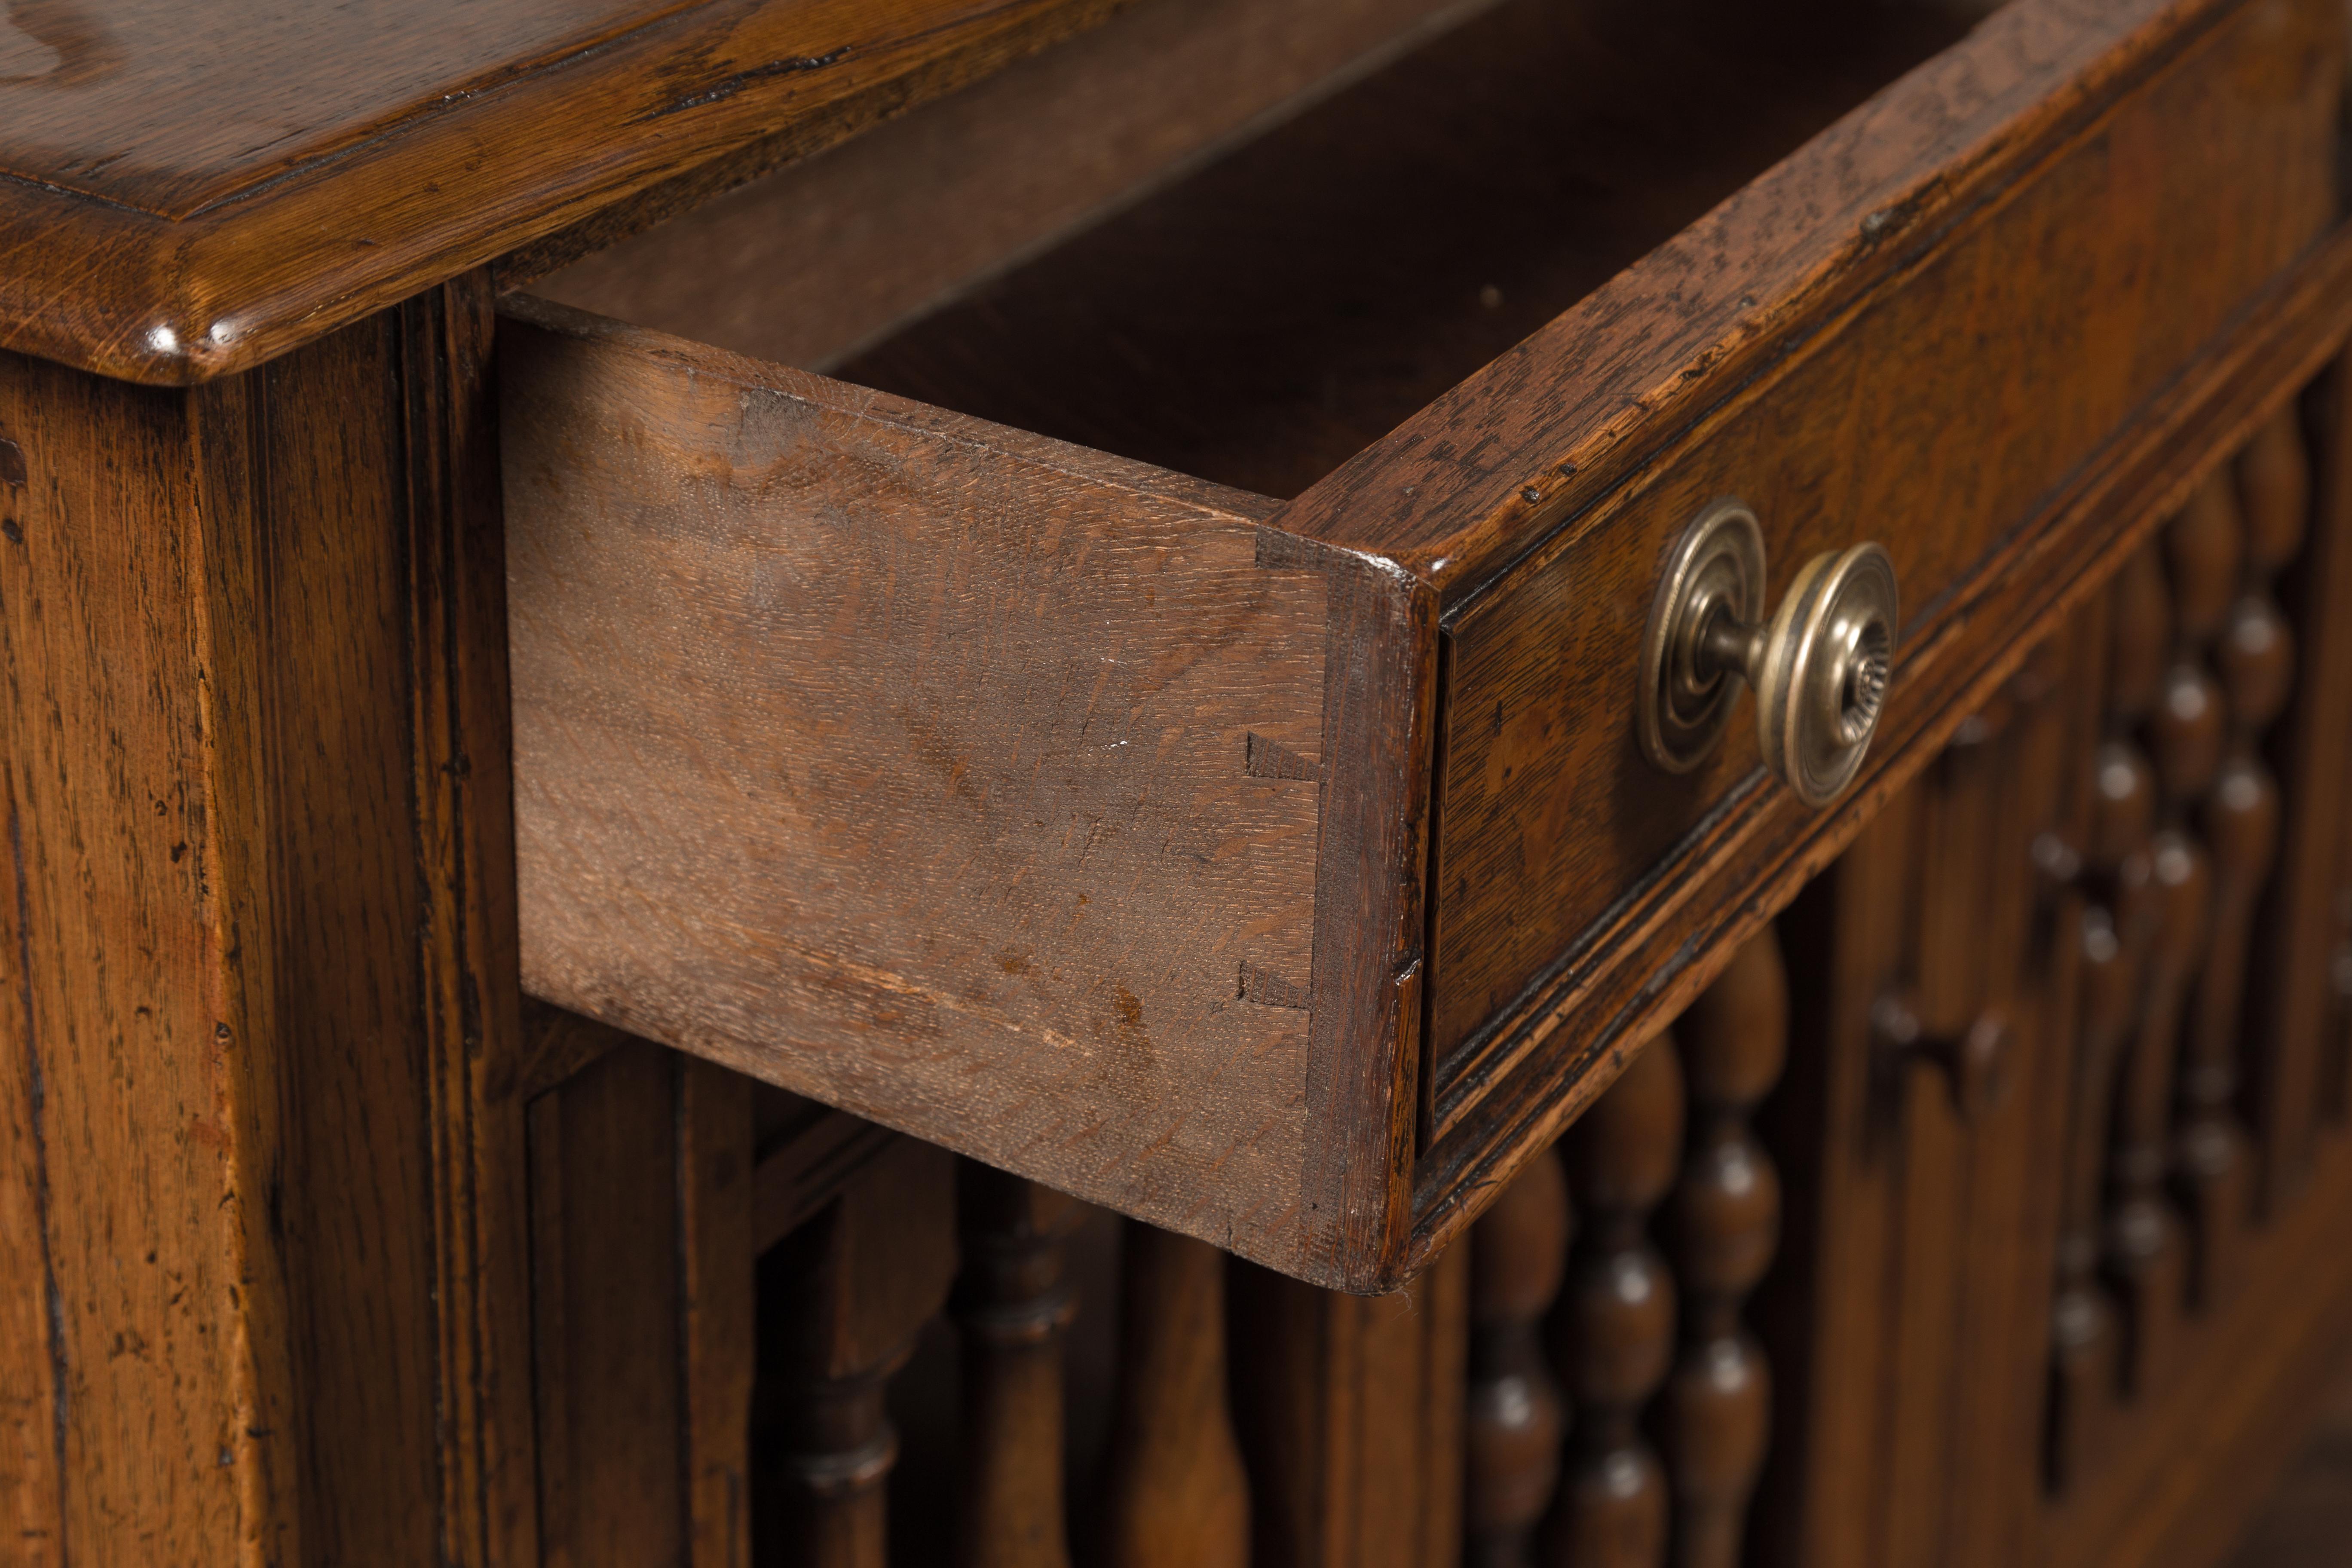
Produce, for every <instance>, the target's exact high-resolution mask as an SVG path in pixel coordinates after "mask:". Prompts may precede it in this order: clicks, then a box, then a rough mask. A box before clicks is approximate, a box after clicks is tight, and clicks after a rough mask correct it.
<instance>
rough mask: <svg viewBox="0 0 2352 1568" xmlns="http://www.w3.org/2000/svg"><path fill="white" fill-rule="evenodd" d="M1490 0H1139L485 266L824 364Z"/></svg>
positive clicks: (774, 354)
mask: <svg viewBox="0 0 2352 1568" xmlns="http://www.w3.org/2000/svg"><path fill="white" fill-rule="evenodd" d="M1491 3H1492V0H1338V3H1334V0H1280V3H1273V4H1270V3H1268V0H1211V3H1208V4H1202V3H1200V0H1142V3H1139V4H1137V5H1130V6H1129V7H1127V8H1126V9H1125V10H1123V11H1121V12H1120V13H1119V14H1118V15H1117V16H1113V17H1112V18H1111V19H1110V20H1109V21H1108V22H1106V23H1105V24H1103V25H1102V26H1099V27H1097V28H1095V29H1094V30H1093V31H1092V32H1090V33H1087V35H1085V36H1084V37H1078V38H1075V39H1072V40H1070V41H1069V42H1067V43H1065V44H1062V45H1060V46H1057V47H1054V48H1051V49H1048V50H1045V51H1043V52H1041V53H1039V54H1036V55H1033V56H1031V57H1029V58H1026V59H1023V60H1020V61H1016V62H1015V63H1014V64H1013V65H1011V66H1009V67H1007V68H1005V69H1003V70H1002V71H1000V72H998V73H997V74H995V75H994V76H992V77H990V78H988V79H986V80H984V81H982V82H980V83H977V84H975V85H974V86H972V87H971V88H967V89H963V90H962V91H960V92H957V93H954V94H951V95H950V96H948V97H946V98H943V99H940V100H936V101H934V102H931V103H928V104H925V105H923V106H922V107H921V108H919V109H918V110H915V111H914V112H912V113H910V114H908V115H905V116H903V117H902V118H900V119H898V120H897V121H893V122H891V123H889V124H887V125H882V126H878V127H877V128H876V129H875V130H873V131H871V132H867V133H866V134H864V135H861V136H858V137H856V139H855V140H853V141H851V142H846V143H845V144H844V145H842V146H841V147H839V148H836V149H833V150H830V151H828V152H827V153H825V154H824V156H822V157H819V158H814V159H811V160H809V161H807V162H805V163H798V164H794V165H793V166H791V167H789V168H786V169H782V170H780V171H778V172H777V173H776V174H772V175H769V176H767V177H765V178H763V179H761V180H759V181H757V182H756V183H754V184H750V185H747V186H745V187H744V188H742V189H740V190H738V191H733V192H730V193H729V194H727V195H722V196H719V197H717V198H716V199H714V200H712V201H709V202H708V203H705V204H703V205H700V206H697V207H695V208H693V209H692V210H690V211H688V212H686V213H683V214H681V215H680V216H677V217H675V218H672V219H670V220H668V221H667V222H666V223H664V224H662V225H661V226H659V227H657V228H655V229H652V230H649V231H647V232H646V233H644V234H642V235H637V236H635V237H630V238H627V239H624V240H622V241H620V242H619V243H618V244H615V245H614V246H612V247H609V248H607V249H604V250H601V251H598V252H597V253H595V254H594V255H593V256H589V257H586V258H583V259H581V260H579V261H576V262H574V263H572V265H570V266H568V267H565V268H562V270H560V271H557V272H555V273H553V274H551V275H550V276H547V277H538V278H535V277H532V276H531V274H532V272H533V270H534V269H535V268H537V267H539V266H541V265H543V262H542V261H541V258H539V257H538V256H536V255H534V254H531V253H530V252H526V253H524V254H520V255H517V256H514V257H509V258H507V259H506V260H505V261H504V262H503V263H502V264H501V266H500V269H499V274H500V279H501V280H502V282H504V283H506V284H507V285H509V286H514V285H517V284H520V283H523V282H529V283H530V289H531V292H533V293H534V294H536V295H539V296H540V297H541V298H543V299H549V300H556V301H558V302H559V303H562V304H566V305H572V306H574V307H577V308H578V309H581V310H593V311H595V312H597V313H598V314H600V315H606V316H613V317H616V318H618V319H620V320H622V321H633V322H635V323H636V324H637V325H639V326H643V327H651V328H654V329H656V331H665V332H674V333H676V334H677V335H678V336H680V337H688V338H693V339H695V340H696V341H697V342H705V343H709V344H710V345H712V346H713V347H715V348H722V349H726V350H728V351H729V352H730V353H740V354H750V355H754V356H756V357H758V358H761V359H767V360H773V361H776V362H778V363H782V364H790V365H798V366H800V367H802V368H803V369H807V370H824V369H826V368H828V367H829V366H830V365H832V364H833V363H835V362H836V361H838V360H840V359H841V358H843V357H844V356H845V355H848V354H851V353H855V352H856V350H858V349H859V348H861V347H863V346H866V345H867V344H869V343H871V342H874V341H875V340H877V338H879V337H881V336H883V335H885V334H887V332H889V331H891V330H892V329H894V328H896V327H898V326H900V325H902V324H904V323H905V322H906V321H908V320H909V319H911V318H913V317H915V316H917V315H919V314H920V313H922V312H923V311H924V310H928V309H929V308H930V307H932V306H934V305H936V304H938V303H939V302H940V300H943V299H946V298H948V297H950V295H952V294H953V293H954V292H955V291H956V290H958V289H961V288H964V287H968V286H969V285H971V283H972V282H973V281H974V280H975V279H986V278H987V277H988V276H989V275H990V274H992V272H994V271H996V270H999V269H1001V268H1003V267H1004V266H1005V265H1007V264H1008V263H1011V262H1015V261H1019V260H1022V259H1024V258H1027V257H1028V256H1030V255H1031V254H1034V252H1035V251H1036V250H1038V249H1040V248H1041V247H1045V246H1048V245H1051V244H1053V243H1055V241H1057V240H1060V239H1063V238H1065V237H1068V236H1070V235H1072V234H1074V233H1076V232H1077V231H1079V230H1081V229H1083V228H1085V227H1086V226H1088V225H1089V224H1091V223H1092V222H1094V221H1095V220H1097V218H1099V217H1100V216H1102V215H1103V214H1105V213H1106V212H1108V211H1112V210H1115V209H1117V208H1118V207H1119V206H1120V205H1124V204H1126V203H1128V202H1129V201H1131V200H1133V199H1135V197H1136V196H1137V195H1139V194H1141V193H1143V192H1145V191H1148V190H1149V189H1150V188H1151V187H1152V186H1154V185H1156V184H1161V183H1163V182H1165V181H1167V180H1169V179H1171V178H1174V177H1177V176H1180V175H1181V174H1185V173H1187V172H1189V171H1190V170H1191V169H1192V168H1194V167H1196V166H1198V165H1199V164H1200V163H1203V162H1205V161H1207V160H1208V159H1210V158H1212V157H1213V156H1216V155H1217V154H1219V153H1223V152H1224V151H1225V150H1226V149H1227V148H1229V147H1230V146H1231V145H1232V144H1233V143H1234V142H1238V141H1241V140H1244V139H1246V138H1248V137H1251V136H1254V135H1255V134H1258V133H1260V132H1263V131H1264V130H1265V128H1266V127H1267V126H1268V125H1270V124H1272V123H1275V122H1278V121H1281V120H1283V119H1286V118H1287V117H1289V116H1291V115H1294V114H1296V113H1297V112H1298V111H1299V110H1302V109H1303V108H1305V107H1307V105H1308V104H1309V103H1312V102H1314V101H1316V100H1319V99H1321V98H1323V97H1326V96H1328V94H1329V93H1331V92H1333V91H1335V90H1337V89H1339V88H1341V87H1343V86H1346V85H1347V84H1348V83H1349V82H1350V81H1352V80H1354V79H1357V78H1359V77H1361V76H1362V75H1364V74H1365V73H1367V72H1368V71H1370V70H1371V69H1373V68H1376V67H1378V66H1379V65H1381V64H1382V63H1384V62H1386V61H1388V60H1390V59H1392V58H1395V57H1396V56H1397V55H1399V54H1401V53H1402V52H1404V51H1405V50H1406V49H1408V48H1410V47H1412V46H1414V45H1415V44H1417V43H1420V42H1422V41H1423V40H1424V39H1426V38H1427V37H1430V36H1431V35H1433V34H1434V33H1438V32H1441V31H1443V30H1444V29H1445V28H1446V27H1449V26H1453V25H1454V24H1455V23H1457V22H1459V21H1460V20H1461V19H1462V18H1463V17H1464V16H1466V15H1469V14H1472V13H1475V12H1476V11H1479V10H1482V9H1485V8H1486V5H1489V4H1491ZM1079 149H1083V152H1082V153H1080V152H1079V151H1078V150H1079ZM567 242H572V237H570V236H563V235H559V236H555V237H552V239H551V241H550V242H548V243H550V244H551V245H553V246H556V247H562V246H563V245H565V244H566V243H567ZM1081 243H1084V242H1081ZM1260 243H1262V244H1263V243H1265V242H1264V241H1261V242H1260ZM1267 248H1268V249H1269V250H1276V249H1277V247H1274V246H1271V245H1268V246H1267ZM1235 270H1236V271H1249V272H1255V270H1257V268H1246V269H1235ZM1466 368H1468V367H1465V369H1466ZM1064 371H1065V374H1066V367H1064ZM1378 434H1380V432H1379V431H1372V432H1370V433H1369V434H1368V436H1367V437H1366V438H1367V439H1370V437H1371V436H1377V435H1378Z"/></svg>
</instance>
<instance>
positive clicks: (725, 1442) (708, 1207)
mask: <svg viewBox="0 0 2352 1568" xmlns="http://www.w3.org/2000/svg"><path fill="white" fill-rule="evenodd" d="M752 1089H753V1085H752V1082H751V1079H747V1078H744V1077H742V1076H740V1074H736V1073H731V1072H729V1071H728V1070H727V1069H726V1068H722V1067H718V1066H716V1065H714V1064H712V1063H709V1062H704V1061H696V1060H693V1059H691V1058H685V1059H682V1060H681V1062H680V1064H679V1067H678V1088H677V1144H678V1149H677V1228H678V1236H679V1242H680V1245H679V1247H678V1249H677V1256H678V1259H679V1273H680V1277H681V1282H682V1284H683V1286H684V1289H683V1292H682V1295H683V1303H684V1310H683V1312H682V1313H681V1320H682V1321H681V1322H680V1325H679V1329H680V1333H681V1336H682V1342H681V1343H680V1345H679V1347H678V1381H679V1384H680V1385H681V1386H682V1387H683V1388H684V1389H685V1391H686V1399H685V1410H684V1412H683V1414H684V1417H685V1419H684V1423H683V1426H684V1439H685V1440H684V1442H683V1444H682V1446H681V1458H682V1459H683V1461H684V1462H683V1465H682V1466H681V1468H682V1469H683V1470H684V1473H685V1478H686V1479H685V1488H686V1542H685V1545H686V1550H685V1552H683V1554H682V1555H683V1557H684V1559H685V1561H686V1562H687V1563H689V1564H691V1565H692V1568H751V1396H752V1385H753V1379H754V1377H755V1375H756V1371H757V1360H758V1343H759V1336H758V1322H757V1311H758V1288H757V1283H756V1279H755V1274H754V1269H755V1259H756V1256H757V1254H756V1250H755V1248H754V1246H753V1243H752V1218H753V1215H752V1203H753V1189H752V1162H753V1156H754V1145H753V1141H752V1128H753V1115H752V1103H751V1102H752Z"/></svg>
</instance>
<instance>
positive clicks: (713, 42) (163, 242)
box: [0, 0, 1112, 384]
mask: <svg viewBox="0 0 2352 1568" xmlns="http://www.w3.org/2000/svg"><path fill="white" fill-rule="evenodd" d="M1111 8H1112V7H1111V5H1109V4H1108V0H891V3H889V4H887V5H871V4H862V3H852V0H724V3H722V4H717V5H687V4H682V3H679V0H530V4H526V5H498V6H494V7H482V6H472V5H456V4H452V3H450V0H399V3H397V4H392V5H368V6H359V7H327V8H320V7H315V6H312V7H298V8H295V9H294V10H293V11H291V12H289V13H287V14H284V15H280V14H277V13H270V14H267V15H261V14H256V13H253V12H252V11H251V10H250V9H249V8H248V7H244V6H239V5H206V4H198V5H149V4H142V5H132V6H128V7H125V6H110V7H105V8H102V9H100V8H97V7H91V6H86V5H79V4H76V3H73V0H36V3H34V4H28V5H16V6H13V7H11V9H10V12H9V19H8V20H6V21H5V22H0V125H5V126H6V128H7V130H6V132H5V135H0V170H5V172H6V173H7V174H12V175H14V176H15V178H14V179H13V180H10V181H7V182H6V183H5V187H4V188H0V231H5V232H6V233H8V234H10V235H12V236H14V237H15V238H14V239H13V240H12V241H11V242H10V243H9V244H8V246H7V247H6V251H5V254H6V256H7V258H8V263H9V264H8V266H7V267H6V268H5V271H0V344H5V346H7V347H9V348H13V349H15V350H17V351H18V352H22V353H34V354H38V355H42V356H44V357H47V358H52V359H57V360H60V361H63V362H65V363H68V364H73V365H77V366H79V367H82V368H85V369H89V370H92V371H97V372H100V373H101V374H109V375H117V376H125V377H129V378H132V379H136V380H142V381H150V382H157V383H167V384H176V383H187V382H193V381H199V380H203V379H205V378H208V377H211V376H216V375H221V374H226V373H229V372H233V371H237V370H243V369H247V368H249V367H251V366H253V365H255V364H257V363H261V362H263V361H265V360H267V359H268V358H270V357H272V356H274V355H276V354H279V353H284V352H286V351H287V350H289V349H290V348H293V347H295V346H297V345H299V344H300V343H304V342H310V341H312V340H314V339H316V338H318V337H320V336H321V335H323V334H325V333H327V332H329V331H332V330H333V329H335V328H337V327H340V326H342V325H345V324H347V323H349V322H352V321H356V320H358V319H359V318H360V317H362V316H364V315H366V314H368V313H370V312H371V311H374V310H382V309H383V308H385V307H387V306H390V305H393V304H394V303H396V302H398V301H399V300H402V299H404V298H405V297H407V296H409V295H412V294H415V293H417V292H418V291H419V290H421V289H425V288H428V287H430V286H432V285H435V284H437V283H440V282H442V281H443V280H445V279H448V278H450V277H453V276H455V275H456V274H457V273H460V272H462V271H465V270H467V269H468V268H473V267H477V266H479V265H481V264H483V263H485V262H488V261H491V260H494V259H495V258H498V257H499V256H501V255H503V254H504V253H506V252H508V251H509V250H512V249H514V248H516V247H519V246H521V245H524V244H527V243H529V242H531V241H534V240H538V239H541V238H542V237H547V236H549V235H551V234H553V233H555V232H557V231H558V230H562V229H565V228H567V227H571V226H576V225H579V224H581V223H583V222H585V221H587V220H589V219H590V218H592V217H593V218H595V219H596V220H597V221H598V222H599V223H600V224H603V225H604V226H607V228H608V229H609V227H610V226H612V225H614V224H615V223H616V222H618V221H620V219H619V216H618V211H617V210H616V209H629V208H632V207H647V206H650V207H652V208H654V209H667V210H675V204H676V203H677V202H679V201H681V200H683V199H687V197H688V195H709V194H710V193H709V181H711V180H713V179H716V180H720V181H724V182H727V183H732V182H734V181H740V179H742V178H745V177H748V176H749V175H750V174H754V173H758V172H760V171H761V169H762V168H763V167H764V168H772V167H775V166H777V165H778V164H780V163H785V162H789V161H791V160H792V159H793V158H794V157H798V156H803V155H805V154H806V153H809V152H811V151H814V150H815V149H817V148H819V147H823V146H825V145H828V144H830V143H831V142H836V141H839V140H841V139H843V138H845V137H846V136H848V135H850V134H851V133H853V132H856V131H857V130H860V129H863V128H864V127H865V126H866V125H869V124H871V123H873V122H875V121H877V120H879V119H882V118H885V117H887V115H889V114H890V113H893V112H895V111H896V110H899V109H902V108H904V107H905V106H906V105H907V104H908V102H910V101H913V100H919V99H921V98H924V97H928V96H933V95H936V94H938V93H940V92H942V91H945V90H947V89H950V88H952V87H955V86H959V85H961V84H962V83H964V82H967V81H970V80H971V79H975V78H977V77H980V76H983V75H985V74H987V73H988V72H989V71H990V70H992V69H994V68H997V67H999V66H1001V65H1003V63H1004V62H1005V61H1006V60H1007V59H1009V58H1014V57H1016V56H1018V55H1020V54H1022V53H1024V52H1026V51H1027V50H1029V49H1033V48H1034V47H1039V46H1040V45H1042V44H1044V43H1046V42H1048V41H1051V40H1053V39H1055V38H1058V37H1064V36H1066V35H1068V34H1069V33H1071V32H1073V31H1076V30H1077V29H1079V28H1081V27H1083V26H1087V25H1088V24H1090V23H1091V22H1093V21H1096V20H1098V19H1099V18H1100V16H1103V15H1104V14H1106V13H1107V12H1108V10H1109V9H1111ZM712 163H718V164H719V166H720V169H719V173H717V174H709V173H705V174H702V175H701V179H702V181H703V182H705V183H704V184H695V183H694V181H693V180H692V179H691V178H689V177H688V176H689V175H690V174H692V172H694V171H696V170H697V169H698V167H700V166H706V165H710V164H712ZM681 181H684V182H685V183H686V184H687V185H688V190H687V191H679V190H676V189H669V188H666V187H670V186H674V185H676V184H678V183H679V182H681Z"/></svg>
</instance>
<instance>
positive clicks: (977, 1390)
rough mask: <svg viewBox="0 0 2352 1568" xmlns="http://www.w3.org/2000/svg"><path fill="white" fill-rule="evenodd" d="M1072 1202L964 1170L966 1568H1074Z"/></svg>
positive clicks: (959, 1520)
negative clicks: (1069, 1455) (1069, 1519)
mask: <svg viewBox="0 0 2352 1568" xmlns="http://www.w3.org/2000/svg"><path fill="white" fill-rule="evenodd" d="M1078 1215H1079V1209H1078V1205H1077V1201H1076V1199H1075V1198H1071V1197H1067V1196H1066V1195H1064V1194H1060V1193H1057V1192H1055V1191H1053V1190H1051V1189H1050V1188H1046V1187H1041V1186H1039V1185H1037V1184H1035V1183H1034V1182H1027V1181H1024V1180H1022V1179H1021V1178H1020V1177H1018V1176H1010V1175H1007V1174H1005V1173H1003V1172H1001V1171H995V1170H992V1169H990V1168H989V1167H987V1166H985V1165H979V1164H974V1163H970V1162H966V1163H963V1165H962V1166H961V1179H960V1180H959V1181H958V1183H957V1193H956V1219H957V1226H956V1228H957V1233H958V1236H959V1238H960V1239H961V1243H962V1247H963V1269H962V1272H961V1274H960V1275H959V1276H958V1277H957V1279H956V1285H955V1295H954V1300H953V1312H954V1317H955V1323H956V1327H957V1329H958V1330H959V1331H961V1334H962V1336H963V1401H962V1433H961V1452H960V1454H959V1461H960V1464H961V1474H960V1485H959V1487H958V1489H957V1499H956V1502H957V1507H956V1548H955V1557H956V1563H957V1565H958V1568H1068V1563H1069V1560H1070V1550H1069V1533H1068V1526H1067V1524H1066V1521H1065V1519H1064V1516H1063V1487H1062V1467H1063V1458H1064V1456H1063V1452H1062V1447H1063V1444H1062V1415H1063V1405H1062V1338H1063V1334H1064V1331H1066V1329H1067V1328H1068V1327H1069V1323H1070V1317H1071V1313H1072V1311H1073V1310H1074V1306H1075V1303H1074V1301H1073V1299H1072V1297H1071V1294H1070V1290H1069V1287H1068V1285H1067V1284H1066V1282H1065V1280H1064V1279H1063V1266H1064V1251H1065V1246H1064V1244H1065V1243H1066V1240H1067V1238H1068V1237H1069V1233H1070V1231H1071V1229H1072V1228H1073V1227H1074V1226H1076V1223H1077V1220H1078Z"/></svg>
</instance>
